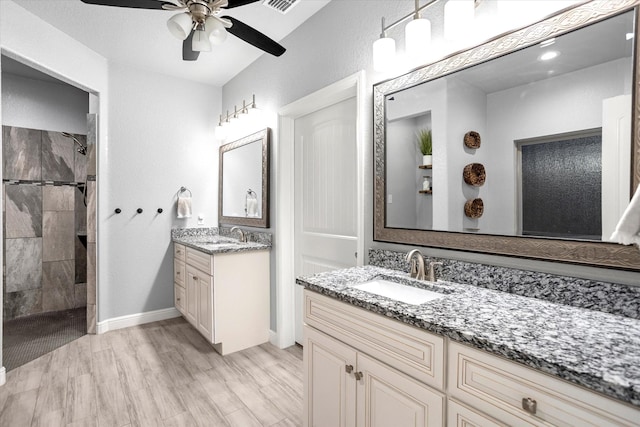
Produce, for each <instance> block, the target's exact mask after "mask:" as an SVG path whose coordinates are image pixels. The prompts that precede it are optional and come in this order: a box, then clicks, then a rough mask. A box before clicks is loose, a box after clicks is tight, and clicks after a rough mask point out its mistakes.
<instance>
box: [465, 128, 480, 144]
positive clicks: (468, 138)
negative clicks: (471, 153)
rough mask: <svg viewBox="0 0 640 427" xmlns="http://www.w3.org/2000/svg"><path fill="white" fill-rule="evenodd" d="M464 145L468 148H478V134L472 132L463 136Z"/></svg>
mask: <svg viewBox="0 0 640 427" xmlns="http://www.w3.org/2000/svg"><path fill="white" fill-rule="evenodd" d="M464 145H466V146H467V147H469V148H480V134H479V133H478V132H476V131H474V130H470V131H469V132H467V133H465V134H464Z"/></svg>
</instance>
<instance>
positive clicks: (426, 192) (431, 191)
mask: <svg viewBox="0 0 640 427" xmlns="http://www.w3.org/2000/svg"><path fill="white" fill-rule="evenodd" d="M418 193H420V194H433V190H419V191H418Z"/></svg>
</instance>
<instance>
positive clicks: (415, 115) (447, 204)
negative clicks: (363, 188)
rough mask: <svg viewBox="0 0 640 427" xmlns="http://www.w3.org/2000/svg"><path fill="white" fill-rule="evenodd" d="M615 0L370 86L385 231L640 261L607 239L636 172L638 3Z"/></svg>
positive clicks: (379, 217) (484, 247)
mask: <svg viewBox="0 0 640 427" xmlns="http://www.w3.org/2000/svg"><path fill="white" fill-rule="evenodd" d="M605 3H606V2H588V3H586V4H583V5H581V6H579V7H576V8H574V9H571V10H568V11H564V12H561V13H560V14H558V15H556V16H554V17H552V18H549V19H547V20H545V21H543V22H541V23H538V24H534V25H532V26H530V27H528V28H525V29H522V30H519V31H516V32H514V33H512V34H509V35H506V36H502V37H499V38H496V39H494V40H491V41H489V42H487V43H486V44H484V45H482V46H479V47H476V48H473V49H470V50H468V51H465V52H462V53H459V54H456V55H453V56H451V57H449V58H447V59H445V60H443V61H440V62H438V63H435V64H432V65H429V66H426V67H424V68H421V69H418V70H416V71H413V72H411V73H409V74H406V75H403V76H401V77H398V78H395V79H392V80H388V81H385V82H382V83H379V84H377V85H375V86H374V113H375V114H374V115H375V117H374V120H375V129H374V133H375V135H374V136H375V157H376V162H375V220H374V222H375V230H374V239H375V240H378V241H387V242H397V243H407V244H417V245H423V246H434V247H441V248H450V249H458V250H468V251H474V252H487V253H495V254H502V255H512V256H520V257H528V258H540V259H548V260H555V261H564V262H572V263H580V264H590V265H599V266H607V267H616V268H623V269H630V270H640V251H638V250H637V249H635V248H630V247H623V246H619V245H614V244H611V243H604V242H606V241H607V240H608V238H609V236H610V235H611V233H612V232H613V230H614V228H615V226H616V223H617V221H618V219H619V218H620V217H621V216H622V213H623V211H624V209H625V207H626V206H627V204H628V202H629V200H630V194H631V191H630V190H632V189H634V188H635V187H636V186H637V185H638V181H639V180H640V165H639V162H640V155H638V153H639V151H640V139H639V138H638V137H634V135H636V130H635V129H636V128H637V123H638V116H637V108H633V107H634V106H633V105H632V102H633V99H634V96H635V95H636V94H635V92H636V91H637V83H636V79H637V71H636V66H635V62H636V61H637V54H636V39H635V37H634V35H635V34H636V31H635V20H636V14H637V12H636V10H635V9H631V7H633V6H635V5H636V4H637V3H638V2H637V1H627V2H620V3H619V4H617V5H615V6H614V5H611V4H605ZM636 99H637V96H636ZM636 104H637V100H636Z"/></svg>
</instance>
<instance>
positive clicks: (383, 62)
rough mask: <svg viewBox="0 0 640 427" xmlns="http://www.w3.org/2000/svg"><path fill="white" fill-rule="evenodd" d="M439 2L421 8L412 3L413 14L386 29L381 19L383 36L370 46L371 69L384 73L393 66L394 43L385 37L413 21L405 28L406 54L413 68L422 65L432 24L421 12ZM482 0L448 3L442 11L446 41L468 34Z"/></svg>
mask: <svg viewBox="0 0 640 427" xmlns="http://www.w3.org/2000/svg"><path fill="white" fill-rule="evenodd" d="M438 1H440V0H428V1H427V2H426V3H425V4H424V5H422V6H420V0H415V10H414V11H413V12H411V13H410V14H408V15H406V16H403V17H402V18H400V19H398V20H397V21H395V22H394V23H392V24H390V25H385V21H384V17H383V18H382V32H381V33H380V38H379V39H378V40H376V41H375V42H373V69H374V70H376V71H387V70H389V68H390V67H391V66H393V65H394V63H395V61H394V58H395V55H396V42H395V40H394V39H393V38H391V37H388V36H387V31H389V30H391V29H393V28H394V27H396V26H398V25H399V24H401V23H403V22H405V21H407V20H409V19H410V18H413V19H412V20H411V21H410V22H409V23H408V24H407V25H406V26H405V30H404V31H405V51H406V54H407V55H408V56H409V57H410V58H411V61H412V62H413V63H415V64H418V63H425V62H426V60H427V54H428V50H427V49H428V46H429V44H430V43H431V21H429V20H428V19H425V18H422V17H421V15H420V12H422V11H423V10H425V9H426V8H428V7H430V6H433V5H434V4H436V3H437V2H438ZM481 2H482V0H449V1H447V3H446V4H445V7H444V27H445V29H444V32H445V38H446V39H448V40H457V39H459V38H461V37H462V36H464V34H466V33H468V32H469V31H470V29H471V26H472V24H473V19H474V16H475V8H476V7H477V6H478V5H479V4H480V3H481Z"/></svg>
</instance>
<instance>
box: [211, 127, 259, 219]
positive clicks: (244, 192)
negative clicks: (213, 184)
mask: <svg viewBox="0 0 640 427" xmlns="http://www.w3.org/2000/svg"><path fill="white" fill-rule="evenodd" d="M219 180H220V183H219V196H218V204H219V206H218V212H219V214H218V215H219V221H220V223H225V224H238V225H249V226H255V227H265V228H266V227H269V218H268V216H269V204H268V197H269V194H268V192H269V185H268V183H269V129H264V130H262V131H260V132H257V133H255V134H253V135H249V136H247V137H245V138H242V139H240V140H238V141H234V142H231V143H229V144H225V145H223V146H221V147H220V175H219Z"/></svg>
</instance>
